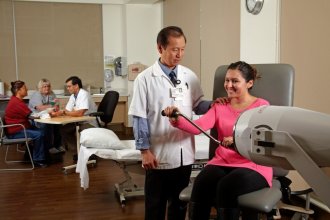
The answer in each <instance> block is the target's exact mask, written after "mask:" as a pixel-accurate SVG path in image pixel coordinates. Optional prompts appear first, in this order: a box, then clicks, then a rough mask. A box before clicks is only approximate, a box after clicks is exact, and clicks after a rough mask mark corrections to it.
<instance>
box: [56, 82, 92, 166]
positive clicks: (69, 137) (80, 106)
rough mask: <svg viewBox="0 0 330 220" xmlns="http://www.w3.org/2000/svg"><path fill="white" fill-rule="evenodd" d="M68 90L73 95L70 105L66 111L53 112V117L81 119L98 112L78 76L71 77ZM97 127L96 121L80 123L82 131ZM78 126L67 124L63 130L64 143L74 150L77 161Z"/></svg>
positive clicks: (67, 105) (68, 104)
mask: <svg viewBox="0 0 330 220" xmlns="http://www.w3.org/2000/svg"><path fill="white" fill-rule="evenodd" d="M65 83H66V88H67V90H68V91H69V93H70V94H71V96H70V99H69V101H68V103H67V104H66V107H65V109H64V110H60V111H57V112H51V116H52V117H56V116H62V115H67V116H72V117H80V116H84V115H88V114H89V113H92V112H96V110H97V108H96V105H95V103H94V102H93V100H92V97H91V96H90V94H89V93H88V92H87V91H86V90H84V89H83V88H82V82H81V79H80V78H79V77H77V76H71V77H69V78H68V79H67V80H66V81H65ZM95 126H96V121H92V122H83V123H80V125H79V127H80V131H82V130H84V129H86V128H91V127H95ZM75 134H76V126H75V124H73V123H70V124H66V125H64V126H62V128H61V135H62V139H63V143H64V144H65V145H66V146H67V147H68V150H70V151H71V150H73V152H74V155H73V160H74V161H76V160H77V137H76V136H75Z"/></svg>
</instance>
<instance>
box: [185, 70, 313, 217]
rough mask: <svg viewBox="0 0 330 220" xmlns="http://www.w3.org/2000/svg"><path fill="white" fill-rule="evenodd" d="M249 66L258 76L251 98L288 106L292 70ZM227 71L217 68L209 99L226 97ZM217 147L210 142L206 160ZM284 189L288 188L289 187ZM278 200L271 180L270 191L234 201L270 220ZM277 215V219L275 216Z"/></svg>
mask: <svg viewBox="0 0 330 220" xmlns="http://www.w3.org/2000/svg"><path fill="white" fill-rule="evenodd" d="M253 66H254V67H255V68H256V69H257V71H258V73H259V74H260V75H261V79H259V80H256V81H255V82H254V86H253V88H252V89H251V91H250V92H251V94H252V95H255V96H257V97H260V98H263V99H265V100H268V101H269V103H270V104H271V105H280V106H292V104H293V92H294V69H293V67H292V66H291V65H288V64H256V65H253ZM227 67H228V66H227V65H226V66H220V67H218V68H217V70H216V72H215V76H214V86H213V99H216V98H218V97H227V93H226V91H225V89H224V80H225V75H226V72H227ZM211 135H212V136H213V137H217V131H216V129H215V128H213V129H212V130H211ZM217 147H218V145H217V144H216V143H214V142H213V141H210V145H209V158H212V157H213V156H214V154H215V150H216V148H217ZM273 170H274V176H275V177H276V176H285V175H286V174H287V173H288V171H286V170H283V169H280V168H273ZM287 185H289V183H288V184H287ZM191 190H192V186H191V185H190V186H188V187H187V188H186V189H184V190H183V191H182V192H181V194H180V199H181V200H183V201H189V200H190V194H191ZM287 190H289V189H287ZM306 192H309V191H306ZM288 193H290V192H288ZM281 198H282V191H281V183H280V182H279V180H277V179H276V178H274V179H273V187H272V188H264V189H261V190H258V191H256V192H252V193H248V194H245V195H241V196H240V197H239V199H238V202H239V205H240V206H241V207H243V208H250V209H254V210H257V211H258V212H260V213H266V214H267V213H268V219H272V216H273V213H272V211H273V209H274V207H276V204H277V203H278V202H279V201H280V200H281ZM306 207H307V206H306ZM308 208H309V207H308ZM295 211H299V212H304V211H305V210H304V209H297V210H295ZM306 212H307V214H310V213H312V212H310V210H307V211H306ZM306 212H304V213H306ZM277 215H279V213H278V212H277Z"/></svg>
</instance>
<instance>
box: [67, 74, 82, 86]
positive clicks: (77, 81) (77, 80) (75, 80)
mask: <svg viewBox="0 0 330 220" xmlns="http://www.w3.org/2000/svg"><path fill="white" fill-rule="evenodd" d="M69 81H72V85H77V84H78V86H79V88H82V82H81V79H80V78H79V77H78V76H71V77H69V78H68V79H67V80H66V81H65V82H66V83H67V82H69Z"/></svg>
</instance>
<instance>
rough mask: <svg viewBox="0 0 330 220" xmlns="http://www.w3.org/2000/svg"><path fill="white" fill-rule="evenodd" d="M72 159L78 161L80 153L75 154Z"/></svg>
mask: <svg viewBox="0 0 330 220" xmlns="http://www.w3.org/2000/svg"><path fill="white" fill-rule="evenodd" d="M72 160H73V162H75V163H77V161H78V155H77V154H74V155H73V156H72Z"/></svg>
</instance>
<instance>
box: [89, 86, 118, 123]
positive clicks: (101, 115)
mask: <svg viewBox="0 0 330 220" xmlns="http://www.w3.org/2000/svg"><path fill="white" fill-rule="evenodd" d="M118 100H119V93H118V92H117V91H108V92H106V93H105V94H104V96H103V98H102V100H101V102H100V104H99V106H98V108H97V112H93V113H91V114H90V116H96V121H97V124H98V126H99V127H104V128H106V127H107V126H108V124H109V123H110V122H111V121H112V118H113V115H114V112H115V109H116V106H117V104H118ZM101 122H103V126H102V123H101Z"/></svg>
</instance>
